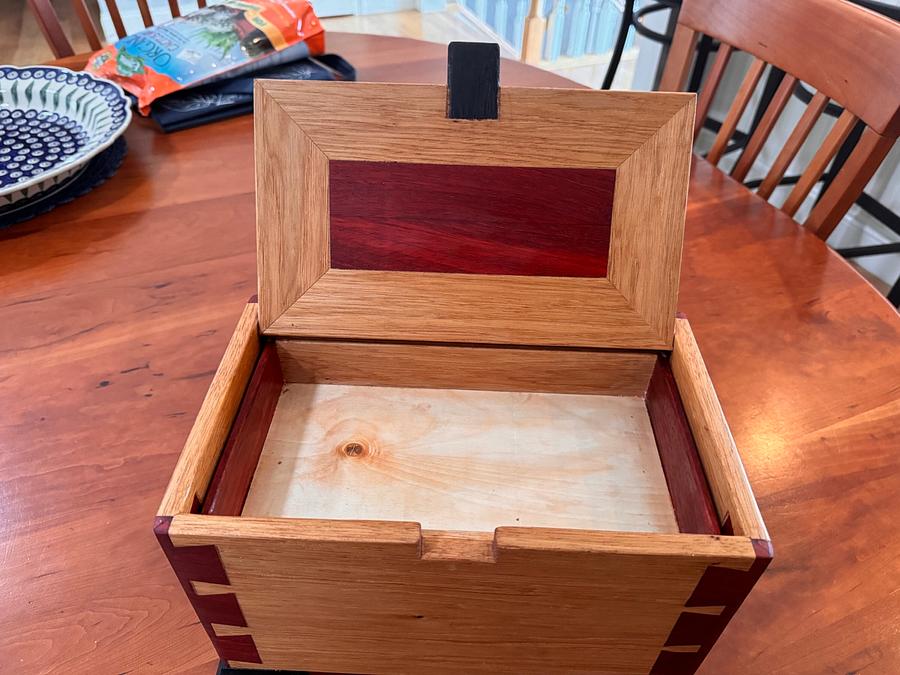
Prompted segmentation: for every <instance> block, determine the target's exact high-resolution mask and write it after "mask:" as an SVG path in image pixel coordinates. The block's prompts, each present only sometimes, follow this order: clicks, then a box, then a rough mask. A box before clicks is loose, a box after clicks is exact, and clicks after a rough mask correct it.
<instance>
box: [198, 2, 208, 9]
mask: <svg viewBox="0 0 900 675" xmlns="http://www.w3.org/2000/svg"><path fill="white" fill-rule="evenodd" d="M197 7H199V8H200V9H203V8H204V7H206V0H197Z"/></svg>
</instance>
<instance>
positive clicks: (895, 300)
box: [887, 277, 900, 308]
mask: <svg viewBox="0 0 900 675" xmlns="http://www.w3.org/2000/svg"><path fill="white" fill-rule="evenodd" d="M887 299H888V302H889V303H891V304H892V305H893V306H894V307H898V308H900V277H897V281H895V282H894V286H893V287H892V288H891V290H890V291H888V294H887Z"/></svg>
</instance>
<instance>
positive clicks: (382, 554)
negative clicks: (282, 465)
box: [172, 516, 751, 673]
mask: <svg viewBox="0 0 900 675" xmlns="http://www.w3.org/2000/svg"><path fill="white" fill-rule="evenodd" d="M188 518H197V517H190V516H189V517H188ZM224 520H226V519H219V520H218V522H214V523H213V525H214V526H213V527H207V526H205V525H204V526H200V528H199V529H198V528H197V527H194V526H192V525H190V524H188V525H189V526H188V527H178V526H177V525H176V526H173V528H172V539H173V542H174V543H175V545H176V546H186V545H198V544H200V545H208V544H213V545H215V547H216V549H217V550H218V554H219V556H220V558H221V560H222V564H223V566H224V568H225V569H226V570H227V575H228V583H229V588H228V590H229V592H231V593H234V594H235V595H236V597H237V600H238V603H239V605H240V608H241V611H242V613H243V617H244V618H245V619H246V624H247V628H246V629H243V628H242V629H241V630H243V631H246V632H247V633H248V634H249V635H251V636H252V640H253V643H254V645H255V649H256V650H257V652H258V654H259V657H260V661H261V663H262V665H263V666H266V667H270V668H286V669H287V668H289V669H307V670H320V671H326V672H360V673H361V672H366V673H403V672H405V673H421V672H454V673H459V672H467V673H469V672H491V671H494V672H510V673H512V672H515V673H525V672H530V673H543V672H548V671H550V670H554V671H562V672H610V673H647V672H650V671H651V669H652V668H653V665H654V663H655V662H656V661H657V659H658V658H659V657H660V654H661V652H662V650H663V649H664V646H665V645H666V643H667V639H668V638H669V635H670V633H671V631H672V629H673V626H675V625H676V622H678V621H679V618H680V617H681V616H682V613H683V612H684V611H685V604H686V603H687V602H688V599H689V598H690V597H691V596H692V594H693V593H694V591H695V588H696V587H697V585H698V582H699V581H700V580H701V578H703V576H704V574H705V573H706V571H707V568H708V567H709V566H711V565H722V566H723V567H724V568H729V569H732V570H734V571H736V572H739V573H740V572H743V571H744V570H746V569H748V568H749V566H750V564H751V561H749V560H748V559H744V558H742V557H741V555H740V554H743V553H744V548H746V547H747V546H748V544H746V540H743V539H737V538H735V542H738V543H737V544H735V545H734V546H732V548H733V549H734V550H733V551H732V553H733V555H730V556H729V555H723V550H724V548H723V547H722V546H720V545H719V543H718V541H717V540H714V539H713V538H701V537H694V536H691V535H660V536H657V535H641V534H635V535H621V534H613V533H591V532H583V531H575V530H568V531H565V530H544V531H543V532H550V533H552V532H562V533H569V540H568V542H566V541H562V542H561V543H555V544H553V546H555V547H556V548H557V550H550V548H546V549H544V550H539V549H535V548H534V547H533V546H532V542H529V541H528V535H527V533H529V532H541V531H540V530H531V529H528V528H511V529H509V530H505V532H506V533H507V534H501V533H500V532H498V534H497V536H496V540H495V541H494V542H493V545H491V544H492V542H491V539H490V535H484V536H486V537H487V541H486V542H484V541H481V542H480V544H485V543H486V546H481V545H480V544H479V546H480V548H477V549H476V548H473V549H471V550H470V551H469V553H471V554H469V553H466V550H467V549H466V544H465V542H463V543H462V545H459V544H460V542H462V540H464V539H465V535H463V536H462V539H460V540H456V539H455V537H451V538H450V539H446V537H447V535H438V534H437V533H429V532H427V531H425V532H423V533H421V534H420V531H419V528H418V526H417V525H416V524H414V523H368V524H363V526H365V527H374V528H376V529H377V528H379V527H381V528H384V529H383V530H382V532H388V533H391V534H390V536H387V537H383V536H382V537H375V539H380V541H377V540H373V541H368V542H362V541H339V539H340V538H341V537H343V536H350V535H348V534H347V532H342V529H341V523H339V522H338V521H287V520H285V521H281V525H279V526H278V527H280V528H281V532H282V533H283V534H284V535H285V536H274V537H273V536H269V535H267V534H264V533H263V532H262V530H263V529H265V528H260V527H259V524H260V523H276V522H278V521H265V520H255V519H228V520H230V521H231V522H229V523H224V524H223V522H222V521H224ZM176 522H177V521H176ZM183 522H184V521H183ZM316 522H317V523H319V524H320V527H321V528H322V533H324V534H322V533H320V534H318V535H315V536H316V537H318V539H310V538H308V537H306V536H299V537H298V536H295V535H297V533H298V532H299V531H301V530H302V529H303V528H304V527H305V526H304V525H302V524H303V523H316ZM350 525H351V526H352V525H353V524H350ZM344 526H345V527H346V526H347V525H346V523H345V524H344ZM242 527H245V528H248V529H245V530H244V531H245V532H251V536H246V537H245V536H242V534H241V532H240V531H241V528H242ZM266 527H268V526H266ZM216 529H221V531H222V532H223V533H222V534H215V533H214V530H216ZM254 529H255V530H256V531H255V532H254V531H253V530H254ZM191 530H194V531H193V532H191ZM521 533H526V534H522V535H521V536H520V534H521ZM432 536H434V537H435V542H436V543H434V544H432V543H430V538H431V537H432ZM326 537H327V538H331V539H332V541H324V540H323V538H326ZM523 537H524V539H523ZM680 537H687V539H680ZM592 539H593V540H596V541H601V542H606V543H605V544H603V545H599V546H594V550H590V549H591V545H590V541H591V540H592ZM707 539H708V540H709V541H710V542H712V546H711V547H710V546H706V541H707ZM615 541H619V542H624V545H615V544H613V542H615ZM659 541H663V542H665V543H666V546H668V547H670V548H671V552H670V553H667V554H666V553H662V549H661V548H660V546H656V545H654V543H653V542H659ZM679 541H681V542H688V544H687V546H684V545H683V544H680V543H678V542H679ZM584 542H587V544H584ZM641 542H649V544H647V543H645V544H641ZM690 542H701V543H703V544H704V546H706V548H707V550H706V551H704V550H702V549H701V550H699V551H698V550H693V551H692V550H691V548H690ZM729 545H730V544H729ZM716 547H718V548H716ZM679 549H680V550H679ZM642 551H646V552H645V553H642ZM735 551H737V553H735ZM701 611H702V610H701ZM670 644H673V643H670ZM692 645H693V646H692ZM692 645H686V646H684V647H683V648H682V649H688V651H690V650H693V651H695V652H696V648H695V647H696V643H692ZM677 651H678V650H677V648H676V653H677ZM232 665H234V664H232Z"/></svg>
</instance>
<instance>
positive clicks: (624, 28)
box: [600, 0, 635, 89]
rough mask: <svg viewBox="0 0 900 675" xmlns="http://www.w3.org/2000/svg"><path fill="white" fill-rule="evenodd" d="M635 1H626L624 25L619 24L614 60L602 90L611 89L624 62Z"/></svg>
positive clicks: (610, 61) (605, 77) (607, 70)
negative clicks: (622, 61) (620, 63)
mask: <svg viewBox="0 0 900 675" xmlns="http://www.w3.org/2000/svg"><path fill="white" fill-rule="evenodd" d="M634 1H635V0H625V8H624V9H623V10H622V23H620V24H619V35H618V37H616V44H615V46H614V47H613V52H612V58H610V60H609V65H608V66H606V75H604V77H603V84H602V85H601V86H600V88H601V89H610V88H611V87H612V83H613V80H614V79H615V77H616V71H617V70H618V69H619V62H620V61H621V60H622V52H624V51H625V40H627V39H628V31H629V30H631V23H632V21H633V20H634Z"/></svg>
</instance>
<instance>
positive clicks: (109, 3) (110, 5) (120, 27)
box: [106, 0, 128, 39]
mask: <svg viewBox="0 0 900 675" xmlns="http://www.w3.org/2000/svg"><path fill="white" fill-rule="evenodd" d="M106 9H108V10H109V18H110V19H112V24H113V27H114V28H115V29H116V35H118V36H119V38H120V39H121V38H123V37H125V36H126V35H128V32H127V31H126V30H125V24H124V23H123V22H122V15H121V14H119V6H118V5H117V4H116V0H106Z"/></svg>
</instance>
